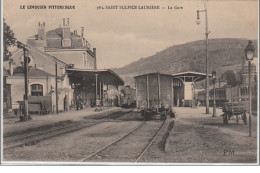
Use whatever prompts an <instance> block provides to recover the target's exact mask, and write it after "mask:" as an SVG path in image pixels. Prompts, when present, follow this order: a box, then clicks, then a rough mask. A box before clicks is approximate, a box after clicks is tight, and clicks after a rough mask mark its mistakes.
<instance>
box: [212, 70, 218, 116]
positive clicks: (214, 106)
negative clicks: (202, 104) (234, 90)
mask: <svg viewBox="0 0 260 173" xmlns="http://www.w3.org/2000/svg"><path fill="white" fill-rule="evenodd" d="M212 78H213V83H214V85H213V92H214V93H213V114H212V117H216V116H217V113H216V86H215V85H216V79H217V77H216V71H215V70H214V69H213V71H212Z"/></svg>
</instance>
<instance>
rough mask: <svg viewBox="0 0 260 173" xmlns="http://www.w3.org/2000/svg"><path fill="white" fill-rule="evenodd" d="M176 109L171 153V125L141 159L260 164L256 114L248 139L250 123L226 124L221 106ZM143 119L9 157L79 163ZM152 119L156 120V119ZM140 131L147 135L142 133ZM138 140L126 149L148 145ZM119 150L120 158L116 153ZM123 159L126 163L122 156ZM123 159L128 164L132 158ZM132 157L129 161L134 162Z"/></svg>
mask: <svg viewBox="0 0 260 173" xmlns="http://www.w3.org/2000/svg"><path fill="white" fill-rule="evenodd" d="M106 111H111V112H113V111H126V110H125V109H121V108H112V109H109V110H105V111H103V113H105V112H106ZM128 111H129V110H128ZM175 111H176V120H175V123H174V127H173V131H172V133H171V134H170V138H169V139H170V140H169V149H168V151H167V152H164V151H163V149H162V147H161V142H162V138H163V136H164V134H165V132H166V130H167V127H165V128H164V130H163V131H162V133H161V134H160V135H159V136H158V138H157V139H156V140H155V142H154V144H153V145H152V147H151V148H150V149H149V150H148V152H147V153H146V154H145V155H144V158H143V159H142V160H141V162H146V163H147V162H148V163H155V162H157V163H174V164H176V163H177V164H178V163H220V164H223V163H256V162H257V117H255V116H253V117H252V137H248V125H244V124H243V122H242V120H240V122H239V124H236V121H235V120H230V121H229V125H223V122H222V117H221V116H220V115H221V114H222V110H221V109H217V115H218V116H217V117H212V114H205V113H204V112H205V107H199V108H195V109H191V108H183V107H180V108H175ZM210 111H211V112H212V108H210ZM93 113H94V114H99V113H97V112H94V110H82V111H78V112H72V113H64V114H59V115H52V116H51V115H50V116H39V117H35V118H34V120H32V121H31V122H27V123H14V122H13V120H12V119H5V120H4V121H5V123H4V129H5V130H6V129H7V130H9V132H10V131H12V130H13V131H14V130H15V129H16V130H17V129H19V128H20V129H23V128H25V127H26V126H30V127H32V126H37V125H42V124H44V123H46V124H47V123H50V122H54V121H57V122H58V121H65V120H74V121H75V120H80V119H82V118H83V117H85V116H89V115H93ZM141 119H142V117H140V115H139V114H136V113H131V114H129V115H126V116H122V118H119V119H118V120H117V121H114V122H112V121H109V120H108V121H104V120H102V121H103V123H102V124H100V125H98V126H94V127H93V128H89V129H87V130H82V131H77V132H74V133H69V134H66V135H62V136H58V137H55V138H52V139H48V140H45V141H43V142H40V143H38V144H36V145H33V146H24V147H20V148H15V149H14V150H9V151H8V152H4V160H20V161H22V160H24V161H33V160H42V161H77V160H78V159H79V158H81V157H83V156H84V155H86V154H89V153H92V152H93V151H95V150H97V149H98V148H100V147H101V146H105V145H107V144H108V143H109V142H111V140H113V139H115V138H117V137H118V136H120V135H122V134H123V133H125V132H126V131H128V130H129V129H131V128H133V127H134V126H135V125H137V124H138V123H140V122H141ZM159 122H160V121H158V123H159ZM149 123H154V120H151V122H149ZM12 127H13V128H12ZM148 131H151V130H148ZM152 133H153V132H152V131H151V134H146V136H149V135H151V136H152V135H153V134H152ZM140 134H143V133H142V132H140ZM138 139H139V137H137V138H134V137H132V138H131V140H129V141H127V142H125V143H124V147H125V148H133V147H132V145H134V146H135V147H139V146H138V145H143V144H142V143H136V141H138ZM124 147H122V148H121V150H113V152H112V154H113V158H114V161H115V160H116V158H120V155H122V153H124V151H125V149H124ZM117 154H118V157H116V155H117ZM106 157H107V160H106V161H108V162H109V161H110V160H109V158H110V154H109V155H107V156H106ZM117 161H120V159H119V160H117ZM122 161H126V162H127V159H126V160H122ZM131 161H132V160H129V162H131Z"/></svg>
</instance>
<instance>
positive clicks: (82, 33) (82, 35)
mask: <svg viewBox="0 0 260 173" xmlns="http://www.w3.org/2000/svg"><path fill="white" fill-rule="evenodd" d="M81 37H84V27H81Z"/></svg>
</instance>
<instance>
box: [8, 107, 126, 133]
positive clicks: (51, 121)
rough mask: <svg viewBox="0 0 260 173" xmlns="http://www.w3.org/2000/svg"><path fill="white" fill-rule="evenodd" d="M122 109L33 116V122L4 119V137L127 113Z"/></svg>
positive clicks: (91, 109) (16, 118) (17, 118)
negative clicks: (97, 117) (101, 116)
mask: <svg viewBox="0 0 260 173" xmlns="http://www.w3.org/2000/svg"><path fill="white" fill-rule="evenodd" d="M125 111H129V110H125V109H123V108H121V107H109V108H104V109H103V110H102V111H100V112H96V111H95V108H87V109H83V110H79V111H76V110H75V109H73V110H71V111H68V112H61V113H59V114H48V115H31V117H32V120H30V121H27V122H20V121H19V117H18V116H16V117H10V118H4V119H3V136H6V135H8V134H12V133H16V132H17V133H19V132H21V131H29V130H30V129H31V130H34V129H36V128H40V127H44V126H51V125H53V126H55V124H59V123H65V122H69V121H70V122H77V121H80V120H82V119H83V118H85V117H88V116H94V115H108V114H111V113H115V112H125Z"/></svg>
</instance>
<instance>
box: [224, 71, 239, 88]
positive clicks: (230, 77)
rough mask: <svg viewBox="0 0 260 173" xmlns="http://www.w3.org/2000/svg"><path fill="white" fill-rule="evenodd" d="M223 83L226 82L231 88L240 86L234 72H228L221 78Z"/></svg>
mask: <svg viewBox="0 0 260 173" xmlns="http://www.w3.org/2000/svg"><path fill="white" fill-rule="evenodd" d="M220 79H221V81H226V82H227V85H228V86H230V87H235V86H237V85H238V84H239V82H238V80H237V78H236V75H235V73H234V72H233V70H227V71H225V72H224V73H223V74H222V75H221V77H220Z"/></svg>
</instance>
